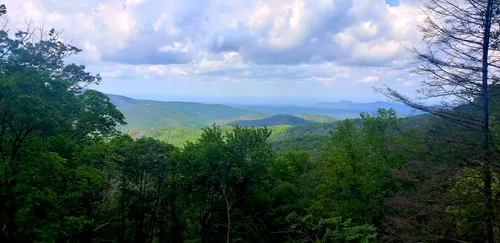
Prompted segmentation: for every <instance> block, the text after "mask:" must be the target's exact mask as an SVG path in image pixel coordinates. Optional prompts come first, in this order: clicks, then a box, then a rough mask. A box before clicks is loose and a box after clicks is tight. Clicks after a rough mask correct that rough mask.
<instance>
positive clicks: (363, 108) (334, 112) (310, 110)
mask: <svg viewBox="0 0 500 243" xmlns="http://www.w3.org/2000/svg"><path fill="white" fill-rule="evenodd" d="M229 105H230V106H232V107H237V108H241V109H246V110H253V111H258V112H264V113H269V114H292V115H299V114H315V115H323V116H333V117H335V118H337V119H345V118H356V117H359V113H361V112H367V113H370V114H371V113H375V112H376V111H377V109H378V108H385V109H389V108H394V110H396V113H397V114H398V115H400V116H410V115H413V114H414V112H413V110H412V109H411V108H409V107H408V106H406V105H403V104H398V103H389V102H383V101H377V102H372V103H356V102H352V101H347V100H343V101H339V102H321V103H318V104H315V105H310V106H299V105H240V104H229Z"/></svg>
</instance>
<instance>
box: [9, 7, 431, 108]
mask: <svg viewBox="0 0 500 243" xmlns="http://www.w3.org/2000/svg"><path fill="white" fill-rule="evenodd" d="M415 2H417V1H416V0H400V1H398V0H387V1H386V0H309V1H306V0H268V1H264V0H262V1H259V0H85V1H81V0H21V1H19V0H6V1H5V4H6V6H7V9H8V17H9V18H10V20H9V24H8V26H9V27H10V28H13V29H14V28H21V27H23V26H24V24H25V22H26V21H28V20H32V21H35V22H36V23H38V24H43V25H44V26H45V27H47V28H50V27H54V28H56V29H59V30H64V34H63V36H64V37H65V38H66V39H67V40H71V41H72V43H73V44H74V45H76V46H78V47H80V48H82V49H83V51H84V52H83V53H82V54H80V55H78V56H76V57H73V58H72V60H71V61H74V62H78V63H81V64H85V65H87V67H88V69H89V70H90V71H92V72H93V73H100V74H101V75H102V77H103V82H102V83H101V84H100V85H99V86H97V87H94V88H96V89H98V90H100V91H103V92H107V93H114V94H122V95H127V96H131V97H135V98H149V99H161V100H184V101H202V102H217V103H225V102H240V103H295V104H303V103H312V102H317V101H336V100H343V99H349V100H354V101H375V100H383V99H384V97H382V96H381V95H379V94H377V93H375V92H374V91H373V89H374V88H377V87H382V86H383V85H385V84H387V85H389V86H391V87H394V88H396V89H397V90H400V91H401V92H403V93H405V94H408V95H412V94H413V93H414V91H415V90H416V88H417V86H416V84H417V83H418V81H419V80H420V79H421V77H418V76H415V75H411V74H409V72H408V70H409V69H410V68H411V60H410V59H409V56H408V53H407V51H406V49H405V47H412V46H416V47H419V46H420V37H419V33H418V29H417V27H416V26H417V25H418V24H419V23H420V21H421V20H422V16H421V13H420V10H419V9H418V6H416V4H415Z"/></svg>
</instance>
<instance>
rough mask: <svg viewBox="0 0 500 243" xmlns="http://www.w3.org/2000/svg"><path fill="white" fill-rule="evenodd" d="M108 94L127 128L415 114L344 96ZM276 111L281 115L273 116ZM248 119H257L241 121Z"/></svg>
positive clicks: (391, 105) (401, 107) (293, 122)
mask: <svg viewBox="0 0 500 243" xmlns="http://www.w3.org/2000/svg"><path fill="white" fill-rule="evenodd" d="M108 97H110V99H111V102H113V104H115V105H116V107H117V108H118V109H119V110H120V111H121V112H123V114H124V115H125V117H126V118H127V123H128V125H127V127H128V128H165V127H189V128H204V127H207V126H210V125H212V124H218V125H226V124H230V125H235V124H238V125H245V124H248V125H249V126H254V125H255V124H258V125H259V126H273V125H297V124H302V123H306V122H308V121H315V122H331V121H334V120H337V119H345V118H355V117H358V116H359V113H361V112H367V113H374V112H375V111H376V110H377V109H378V108H385V109H389V108H394V109H395V110H396V112H397V114H398V115H400V116H408V115H412V109H410V108H409V107H407V106H405V105H402V104H395V103H388V102H382V101H378V102H373V103H355V102H352V101H348V100H342V101H339V102H321V103H318V104H316V105H313V106H298V105H272V104H270V105H240V104H226V105H222V104H203V103H195V102H175V101H155V100H141V99H133V98H129V97H126V96H121V95H114V94H108ZM274 115H281V116H275V117H272V118H271V116H274ZM285 115H294V116H285ZM259 119H261V120H259ZM262 119H263V120H262ZM245 120H256V121H253V122H247V123H245V122H241V121H245ZM236 121H239V122H236Z"/></svg>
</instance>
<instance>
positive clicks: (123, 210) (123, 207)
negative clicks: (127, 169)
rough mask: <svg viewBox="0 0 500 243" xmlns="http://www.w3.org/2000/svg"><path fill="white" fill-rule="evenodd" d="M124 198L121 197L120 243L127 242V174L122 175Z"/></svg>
mask: <svg viewBox="0 0 500 243" xmlns="http://www.w3.org/2000/svg"><path fill="white" fill-rule="evenodd" d="M121 189H122V190H121V191H122V199H121V218H122V222H121V231H120V241H119V242H120V243H123V242H125V175H122V188H121Z"/></svg>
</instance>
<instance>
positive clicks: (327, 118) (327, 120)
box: [295, 113, 339, 123]
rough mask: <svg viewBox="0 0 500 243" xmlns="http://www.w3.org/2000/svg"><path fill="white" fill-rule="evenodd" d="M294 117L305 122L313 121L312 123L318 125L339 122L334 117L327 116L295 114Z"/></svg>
mask: <svg viewBox="0 0 500 243" xmlns="http://www.w3.org/2000/svg"><path fill="white" fill-rule="evenodd" d="M295 116H296V117H300V118H302V119H305V120H309V121H313V122H318V123H330V122H334V121H337V120H339V119H338V118H337V117H335V116H327V115H318V114H306V113H302V114H296V115H295Z"/></svg>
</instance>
